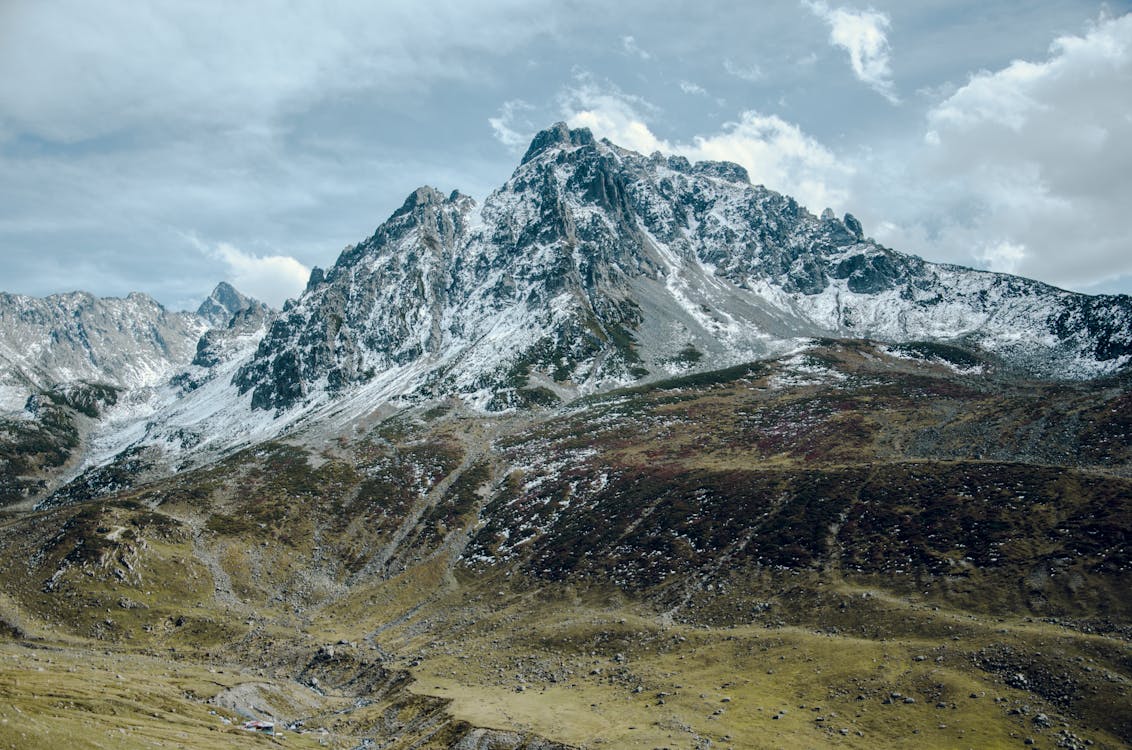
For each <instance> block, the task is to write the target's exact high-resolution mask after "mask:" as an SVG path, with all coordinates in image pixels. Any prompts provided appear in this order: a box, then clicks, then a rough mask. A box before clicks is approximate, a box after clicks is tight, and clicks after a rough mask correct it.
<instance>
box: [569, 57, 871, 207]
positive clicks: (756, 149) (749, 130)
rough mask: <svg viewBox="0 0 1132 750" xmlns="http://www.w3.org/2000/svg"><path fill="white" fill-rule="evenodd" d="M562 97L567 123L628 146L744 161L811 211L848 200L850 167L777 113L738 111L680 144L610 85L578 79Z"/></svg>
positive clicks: (642, 106)
mask: <svg viewBox="0 0 1132 750" xmlns="http://www.w3.org/2000/svg"><path fill="white" fill-rule="evenodd" d="M561 102H562V105H563V114H564V116H565V117H566V119H567V122H568V124H569V125H570V126H571V127H587V128H589V129H590V130H592V131H593V133H594V135H596V136H598V137H599V138H608V139H609V140H611V141H613V142H614V143H616V144H618V145H619V146H623V147H625V148H629V149H632V150H633V151H637V152H640V153H644V154H649V153H652V152H654V151H661V152H663V153H669V154H681V155H683V156H686V157H688V158H689V159H692V160H714V161H732V162H735V163H737V164H741V165H742V166H744V167H745V168H746V169H747V172H748V174H749V175H750V177H751V180H752V181H753V182H755V183H761V184H763V185H766V186H767V187H769V188H770V189H772V190H776V191H779V192H782V193H786V194H788V195H790V196H792V197H794V198H796V199H797V200H798V201H800V202H801V203H802V204H803V205H805V206H807V207H809V208H810V209H811V210H814V211H821V210H822V209H823V208H824V207H826V206H833V207H836V208H839V209H844V207H845V204H846V201H847V199H848V184H849V182H850V179H851V177H852V174H853V169H852V167H851V166H850V165H849V164H847V163H845V162H844V161H842V160H840V159H839V158H838V157H837V156H835V155H834V153H833V152H832V151H830V150H829V149H827V148H826V147H825V146H823V145H822V144H821V143H819V142H818V141H817V140H816V139H814V138H813V137H811V136H809V135H807V134H806V133H804V132H803V131H802V130H801V128H799V127H798V126H797V125H794V124H793V123H790V122H787V121H786V120H783V119H782V118H780V117H778V116H776V115H764V114H761V113H759V112H756V111H753V110H752V111H747V112H743V113H742V114H741V115H740V117H739V120H738V121H736V122H731V123H726V124H725V125H724V126H723V127H722V129H721V131H720V132H718V133H714V134H709V135H700V136H696V137H694V138H693V139H692V140H691V142H690V143H683V142H674V141H668V140H666V139H662V138H660V137H658V136H657V135H656V134H655V133H653V131H652V130H651V129H650V127H649V126H648V124H647V123H646V121H645V118H646V116H647V114H651V113H653V112H655V108H654V107H651V105H649V104H648V103H647V102H645V101H643V100H642V99H640V98H639V97H633V96H629V95H626V94H624V93H622V92H621V91H620V90H618V89H616V88H615V87H612V86H609V85H606V86H601V85H599V84H597V83H595V82H594V81H593V80H591V79H583V80H582V81H581V83H580V85H578V86H576V87H574V88H571V89H569V90H567V91H566V92H565V93H564V95H563V96H562V97H561ZM646 113H647V114H646Z"/></svg>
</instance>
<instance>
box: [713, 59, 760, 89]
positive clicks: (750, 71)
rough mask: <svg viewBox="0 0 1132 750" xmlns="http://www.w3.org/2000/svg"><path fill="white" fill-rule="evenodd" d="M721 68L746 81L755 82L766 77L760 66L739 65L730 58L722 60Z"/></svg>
mask: <svg viewBox="0 0 1132 750" xmlns="http://www.w3.org/2000/svg"><path fill="white" fill-rule="evenodd" d="M723 70H724V71H726V72H727V74H728V75H731V76H734V77H736V78H738V79H740V80H743V81H747V82H748V83H756V82H758V81H761V80H763V79H764V78H765V77H766V74H765V73H763V70H762V68H760V67H759V66H758V65H740V64H739V63H736V62H734V61H732V60H730V59H728V60H724V61H723Z"/></svg>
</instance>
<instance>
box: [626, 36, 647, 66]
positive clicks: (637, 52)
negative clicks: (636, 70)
mask: <svg viewBox="0 0 1132 750" xmlns="http://www.w3.org/2000/svg"><path fill="white" fill-rule="evenodd" d="M621 49H622V50H624V51H625V54H627V55H633V56H635V57H639V58H641V59H642V60H650V59H652V55H650V54H649V53H648V52H645V51H644V50H643V49H641V47H640V45H638V44H637V40H636V38H634V37H632V36H623V37H621Z"/></svg>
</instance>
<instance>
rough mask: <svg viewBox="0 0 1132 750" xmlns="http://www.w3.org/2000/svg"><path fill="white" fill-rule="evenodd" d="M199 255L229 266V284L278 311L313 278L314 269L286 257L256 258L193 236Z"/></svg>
mask: <svg viewBox="0 0 1132 750" xmlns="http://www.w3.org/2000/svg"><path fill="white" fill-rule="evenodd" d="M187 239H188V240H189V242H190V243H191V244H193V245H194V246H195V247H196V248H197V249H198V250H199V251H201V252H202V253H204V254H205V255H207V256H208V257H209V258H212V259H213V260H217V261H220V262H222V263H224V264H225V266H227V269H228V273H227V275H226V278H227V280H228V281H229V282H230V283H231V284H232V286H234V287H236V289H238V290H240V291H241V292H243V293H244V294H246V295H248V296H250V297H255V298H256V299H258V300H262V301H263V302H266V303H267V304H269V305H271V306H272V307H274V308H276V309H278V308H279V307H281V306H282V305H283V302H284V301H285V300H287V299H289V298H293V297H297V296H298V295H299V293H300V292H302V291H303V288H304V287H305V286H306V283H307V279H308V278H310V269H309V268H307V267H306V266H304V265H303V264H302V263H300V262H299V261H297V260H295V259H294V258H292V257H289V256H286V255H256V254H254V253H248V252H244V251H243V250H240V249H239V248H237V247H234V246H232V245H230V244H229V243H227V242H218V243H216V244H215V245H212V246H209V245H206V244H205V243H203V242H201V241H200V240H199V239H197V238H196V237H193V236H189V237H187Z"/></svg>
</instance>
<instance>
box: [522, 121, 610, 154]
mask: <svg viewBox="0 0 1132 750" xmlns="http://www.w3.org/2000/svg"><path fill="white" fill-rule="evenodd" d="M594 143H596V141H595V140H594V134H593V133H592V132H590V129H589V128H575V129H574V130H571V129H570V127H569V126H568V125H566V123H564V122H556V123H554V124H553V125H551V126H550V127H549V128H547V129H546V130H543V131H541V132H540V133H538V134H537V135H535V137H534V138H533V139H532V140H531V146H530V148H528V149H527V153H526V154H524V155H523V160H522V162H520V163H521V164H526V163H527V162H528V161H530V160H531V159H534V158H535V157H536V156H538V155H539V154H541V153H542V152H544V151H548V150H550V149H552V148H555V147H561V146H592V145H593V144H594Z"/></svg>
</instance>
